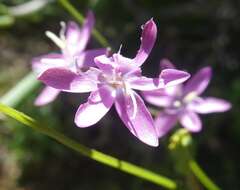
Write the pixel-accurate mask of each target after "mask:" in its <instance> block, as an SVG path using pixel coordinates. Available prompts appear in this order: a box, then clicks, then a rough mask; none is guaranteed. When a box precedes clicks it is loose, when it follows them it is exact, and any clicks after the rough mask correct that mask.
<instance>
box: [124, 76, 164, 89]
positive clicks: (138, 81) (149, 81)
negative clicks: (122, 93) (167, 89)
mask: <svg viewBox="0 0 240 190" xmlns="http://www.w3.org/2000/svg"><path fill="white" fill-rule="evenodd" d="M128 83H129V85H130V88H133V89H136V90H141V91H150V90H157V89H160V88H164V86H165V85H164V83H163V81H161V80H159V79H158V78H147V77H135V78H132V79H131V80H128Z"/></svg>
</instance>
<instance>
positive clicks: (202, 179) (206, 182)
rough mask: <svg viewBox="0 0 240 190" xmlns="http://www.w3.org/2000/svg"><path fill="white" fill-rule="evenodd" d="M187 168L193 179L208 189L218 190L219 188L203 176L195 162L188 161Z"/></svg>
mask: <svg viewBox="0 0 240 190" xmlns="http://www.w3.org/2000/svg"><path fill="white" fill-rule="evenodd" d="M189 167H190V169H191V171H192V172H193V174H194V175H195V177H196V178H197V179H198V180H199V181H200V182H201V183H202V184H203V185H204V186H205V187H206V188H207V189H208V190H220V188H219V187H218V186H217V185H216V184H215V183H214V182H213V181H212V180H211V179H210V178H209V177H208V176H207V175H206V174H205V172H204V171H203V170H202V169H201V167H200V166H199V165H198V163H197V162H196V161H195V160H189Z"/></svg>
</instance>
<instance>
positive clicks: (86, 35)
mask: <svg viewBox="0 0 240 190" xmlns="http://www.w3.org/2000/svg"><path fill="white" fill-rule="evenodd" d="M94 24H95V17H94V14H93V12H92V11H88V13H87V18H86V19H85V22H84V24H83V26H82V28H81V38H80V41H79V51H80V50H84V49H85V48H86V46H87V43H88V41H89V39H90V37H91V33H92V30H93V27H94Z"/></svg>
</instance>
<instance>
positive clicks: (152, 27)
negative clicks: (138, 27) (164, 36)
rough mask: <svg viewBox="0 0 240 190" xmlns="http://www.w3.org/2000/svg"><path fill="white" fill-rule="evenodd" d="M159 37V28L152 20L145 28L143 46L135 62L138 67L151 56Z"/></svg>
mask: <svg viewBox="0 0 240 190" xmlns="http://www.w3.org/2000/svg"><path fill="white" fill-rule="evenodd" d="M156 37H157V26H156V24H155V22H154V21H153V19H150V20H149V21H147V22H146V24H145V25H144V26H143V31H142V36H141V45H140V49H139V50H138V52H137V55H136V57H135V58H134V62H135V64H136V65H137V66H141V65H142V64H143V63H144V61H145V60H146V59H147V57H148V55H149V54H150V52H151V50H152V48H153V46H154V43H155V41H156Z"/></svg>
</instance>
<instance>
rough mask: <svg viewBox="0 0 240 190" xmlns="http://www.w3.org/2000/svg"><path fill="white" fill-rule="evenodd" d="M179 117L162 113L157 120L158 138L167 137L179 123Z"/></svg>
mask: <svg viewBox="0 0 240 190" xmlns="http://www.w3.org/2000/svg"><path fill="white" fill-rule="evenodd" d="M177 119H178V117H177V115H170V114H167V113H164V112H161V113H160V114H159V115H158V116H157V118H156V119H155V127H156V129H157V134H158V137H159V138H161V137H163V136H164V135H166V134H167V133H168V132H169V131H170V130H171V129H172V128H173V127H174V125H175V124H176V123H177Z"/></svg>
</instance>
